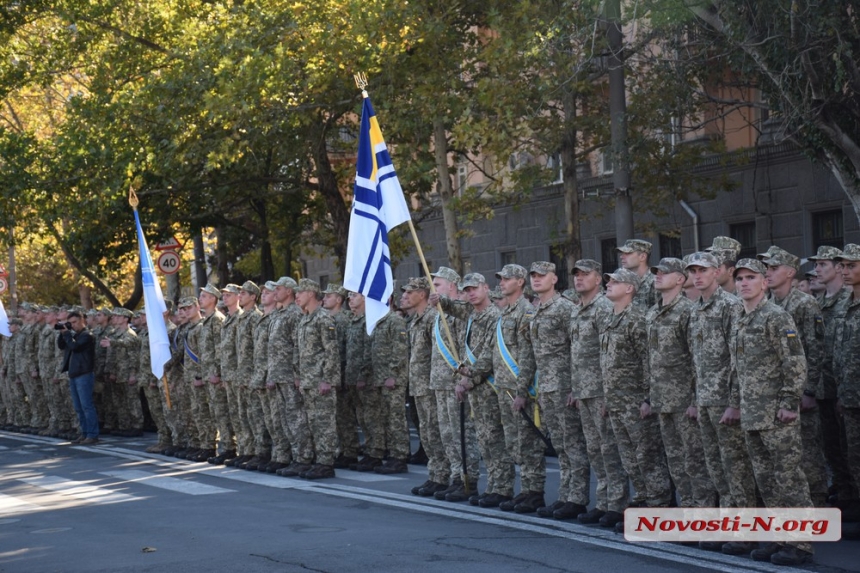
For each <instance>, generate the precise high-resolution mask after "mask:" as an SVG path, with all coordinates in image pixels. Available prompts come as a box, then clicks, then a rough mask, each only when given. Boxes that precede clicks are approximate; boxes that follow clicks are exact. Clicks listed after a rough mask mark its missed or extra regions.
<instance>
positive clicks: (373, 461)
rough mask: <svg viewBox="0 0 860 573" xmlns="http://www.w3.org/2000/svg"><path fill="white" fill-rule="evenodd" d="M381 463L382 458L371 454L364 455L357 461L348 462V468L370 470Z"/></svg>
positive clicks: (359, 470)
mask: <svg viewBox="0 0 860 573" xmlns="http://www.w3.org/2000/svg"><path fill="white" fill-rule="evenodd" d="M381 465H382V459H380V458H375V457H373V456H364V457H363V458H361V461H360V462H358V463H354V464H350V466H349V469H351V470H353V471H356V472H372V471H373V470H374V469H375V468H376V467H378V466H381Z"/></svg>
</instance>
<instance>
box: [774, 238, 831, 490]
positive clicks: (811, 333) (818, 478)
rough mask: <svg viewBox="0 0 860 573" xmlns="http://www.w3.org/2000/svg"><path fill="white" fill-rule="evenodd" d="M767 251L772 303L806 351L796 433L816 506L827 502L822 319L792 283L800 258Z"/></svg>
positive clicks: (813, 303) (776, 250)
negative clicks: (782, 312) (821, 402)
mask: <svg viewBox="0 0 860 573" xmlns="http://www.w3.org/2000/svg"><path fill="white" fill-rule="evenodd" d="M769 253H770V254H769V255H766V254H762V255H759V260H761V261H762V262H763V263H764V264H765V265H767V284H768V288H770V292H771V297H772V300H773V302H774V303H775V304H777V305H779V306H780V307H782V308H783V309H785V310H786V312H788V313H789V314H790V315H791V317H792V318H793V319H794V324H795V326H797V334H798V337H799V338H800V341H801V343H802V345H803V350H804V354H805V355H806V367H807V382H806V387H805V388H804V389H803V396H802V397H801V399H800V435H801V438H802V440H803V456H802V458H801V463H802V464H803V473H804V475H805V476H806V480H807V482H809V495H810V496H811V497H812V502H813V503H814V504H815V506H816V507H824V506H825V505H826V504H827V471H826V469H825V463H826V462H825V461H824V445H823V444H822V442H821V417H820V415H819V413H818V402H817V401H816V399H817V398H824V394H823V390H822V383H821V380H822V378H821V364H822V362H823V360H824V351H823V349H822V344H823V343H824V319H823V318H822V316H821V308H820V307H819V306H818V302H816V300H815V298H813V297H812V296H810V295H808V294H806V293H803V292H801V291H800V290H798V289H797V288H795V287H793V286H792V280H793V279H794V277H795V276H796V275H797V273H798V272H799V271H800V259H799V258H798V257H796V256H794V255H792V254H791V253H788V252H787V251H784V250H783V249H780V248H779V247H771V249H770V251H769Z"/></svg>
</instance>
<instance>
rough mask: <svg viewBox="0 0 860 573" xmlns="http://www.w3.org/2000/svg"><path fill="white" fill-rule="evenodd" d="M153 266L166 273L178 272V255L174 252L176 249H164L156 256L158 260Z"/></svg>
mask: <svg viewBox="0 0 860 573" xmlns="http://www.w3.org/2000/svg"><path fill="white" fill-rule="evenodd" d="M155 266H157V267H158V270H160V271H161V272H162V273H164V274H166V275H172V274H173V273H176V272H179V266H180V259H179V255H177V254H176V251H164V252H163V253H161V254H160V255H159V256H158V262H157V263H155Z"/></svg>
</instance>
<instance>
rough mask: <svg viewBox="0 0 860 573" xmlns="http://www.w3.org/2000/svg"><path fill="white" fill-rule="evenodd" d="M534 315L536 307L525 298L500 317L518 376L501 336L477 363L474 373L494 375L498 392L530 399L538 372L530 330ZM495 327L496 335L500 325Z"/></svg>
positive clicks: (508, 308) (521, 298)
mask: <svg viewBox="0 0 860 573" xmlns="http://www.w3.org/2000/svg"><path fill="white" fill-rule="evenodd" d="M534 315H535V307H533V306H532V304H531V303H530V302H529V301H528V299H527V298H526V297H524V296H521V297H520V299H519V300H518V301H517V302H515V303H513V304H509V305H508V306H506V307H505V308H504V309H502V314H501V316H500V317H499V321H501V331H502V339H503V341H504V346H505V347H506V348H507V349H508V352H509V354H510V356H511V358H512V359H513V360H514V361H515V362H516V366H517V368H518V369H519V374H514V372H513V370H512V369H511V368H510V367H509V365H508V363H507V362H506V361H505V359H504V358H503V356H502V352H501V343H500V341H499V340H498V337H496V339H495V340H494V341H493V344H492V345H491V346H490V347H489V348H487V349H485V351H484V352H482V353H481V355H480V356H478V361H477V362H476V363H475V365H474V366H473V367H472V369H473V370H474V371H475V372H480V373H481V374H484V375H486V374H490V373H492V375H493V377H494V378H495V380H496V387H497V388H498V389H499V391H502V390H509V391H511V392H515V393H516V395H517V396H518V397H521V398H528V397H529V387H530V386H531V385H532V384H533V383H534V378H535V372H536V369H537V367H536V366H535V355H534V349H533V348H532V331H531V323H532V319H533V318H534ZM496 324H497V326H496V332H498V330H499V328H498V324H499V323H496Z"/></svg>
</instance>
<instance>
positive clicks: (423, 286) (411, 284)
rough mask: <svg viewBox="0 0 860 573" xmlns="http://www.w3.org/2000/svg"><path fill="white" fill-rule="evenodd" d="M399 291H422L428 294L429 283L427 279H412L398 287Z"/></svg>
mask: <svg viewBox="0 0 860 573" xmlns="http://www.w3.org/2000/svg"><path fill="white" fill-rule="evenodd" d="M400 290H404V291H413V290H424V291H427V292H430V281H428V280H427V277H412V278H411V279H409V280H408V281H406V284H405V285H403V286H402V287H400Z"/></svg>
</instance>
